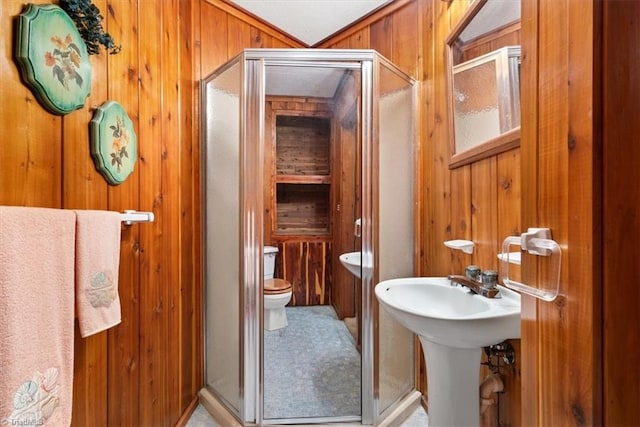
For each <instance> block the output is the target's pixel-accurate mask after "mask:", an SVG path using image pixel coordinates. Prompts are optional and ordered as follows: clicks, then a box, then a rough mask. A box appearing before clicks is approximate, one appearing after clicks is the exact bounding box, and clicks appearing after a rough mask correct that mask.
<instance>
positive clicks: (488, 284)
mask: <svg viewBox="0 0 640 427" xmlns="http://www.w3.org/2000/svg"><path fill="white" fill-rule="evenodd" d="M447 279H449V280H450V281H451V285H454V284H458V285H461V286H464V287H465V288H468V289H469V290H470V291H471V292H473V293H474V294H478V295H482V296H483V297H486V298H500V291H499V290H498V288H496V284H497V282H498V273H497V272H495V271H493V270H487V271H484V272H482V273H481V272H480V267H478V266H477V265H470V266H468V267H467V268H466V269H465V275H464V276H460V275H455V274H452V275H450V276H448V277H447Z"/></svg>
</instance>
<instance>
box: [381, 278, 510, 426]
mask: <svg viewBox="0 0 640 427" xmlns="http://www.w3.org/2000/svg"><path fill="white" fill-rule="evenodd" d="M498 288H499V289H500V298H486V297H483V296H480V295H476V294H472V293H470V291H469V290H468V289H467V288H463V287H461V286H458V285H456V286H451V285H450V282H449V280H448V279H447V278H446V277H416V278H405V279H393V280H386V281H384V282H380V283H378V284H377V285H376V288H375V292H376V297H377V298H378V301H379V302H380V304H381V305H382V306H383V307H384V308H385V309H386V310H387V311H388V312H389V313H390V314H391V316H392V317H393V318H395V319H396V320H397V321H398V322H400V323H401V324H402V325H403V326H405V327H406V328H408V329H409V330H411V331H412V332H414V333H415V334H417V335H418V337H419V338H420V342H421V344H422V347H423V349H424V357H425V362H426V364H427V388H428V389H429V393H428V396H429V427H438V426H469V427H472V426H478V425H479V424H480V411H479V401H480V400H479V386H480V384H479V370H480V357H481V353H482V347H486V346H489V345H492V344H498V343H500V342H502V341H504V340H505V339H509V338H520V295H519V294H518V293H516V292H513V291H511V290H509V289H506V288H504V287H502V286H498Z"/></svg>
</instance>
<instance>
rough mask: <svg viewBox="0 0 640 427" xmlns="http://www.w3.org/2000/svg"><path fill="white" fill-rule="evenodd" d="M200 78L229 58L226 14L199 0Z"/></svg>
mask: <svg viewBox="0 0 640 427" xmlns="http://www.w3.org/2000/svg"><path fill="white" fill-rule="evenodd" d="M198 4H199V5H200V22H201V25H200V27H199V30H200V32H199V34H200V40H199V42H200V55H198V59H199V60H200V78H201V79H202V78H205V77H207V76H208V75H209V74H211V73H212V72H213V71H215V70H216V69H217V68H218V67H220V66H221V65H222V64H224V63H225V62H227V60H229V59H230V57H229V53H228V51H227V50H228V48H227V40H228V33H229V32H228V30H227V14H226V13H225V12H223V11H222V10H220V9H219V8H217V7H215V6H213V5H211V4H209V3H207V2H206V1H200V2H199V3H198Z"/></svg>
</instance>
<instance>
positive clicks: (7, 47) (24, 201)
mask: <svg viewBox="0 0 640 427" xmlns="http://www.w3.org/2000/svg"><path fill="white" fill-rule="evenodd" d="M33 3H49V2H45V1H37V2H33ZM24 5H25V2H23V1H15V0H8V1H3V2H2V6H1V10H2V11H3V13H2V15H1V17H2V24H3V28H4V29H5V30H4V31H5V35H6V36H5V37H3V38H2V43H3V47H4V49H3V54H2V61H1V63H0V72H2V76H3V78H7V79H8V80H9V79H10V80H9V81H11V82H12V84H7V85H1V86H2V88H0V95H2V96H1V99H2V107H1V108H2V110H1V111H2V114H0V124H1V125H2V129H3V131H4V132H7V131H9V130H10V132H11V133H10V134H9V135H10V137H9V135H7V134H5V136H4V137H3V139H4V143H3V144H2V149H0V162H1V164H2V172H1V173H0V188H2V194H3V197H2V199H0V203H1V204H4V205H16V206H35V207H49V208H59V207H61V206H62V191H61V190H62V187H61V186H62V184H61V182H62V156H61V152H62V130H61V123H62V118H61V117H60V116H56V115H53V114H51V113H49V112H48V111H46V110H45V109H44V108H43V107H42V105H41V104H40V103H39V102H38V101H37V100H36V98H35V97H34V95H33V93H32V92H31V91H30V90H29V89H28V88H27V86H25V85H24V84H21V81H20V77H19V71H18V65H17V63H16V62H15V61H14V57H13V52H14V43H15V42H14V38H13V37H12V36H13V31H12V30H11V29H13V28H14V26H15V25H14V17H16V16H18V15H19V14H20V13H21V12H22V11H23V9H24ZM4 76H6V77H4Z"/></svg>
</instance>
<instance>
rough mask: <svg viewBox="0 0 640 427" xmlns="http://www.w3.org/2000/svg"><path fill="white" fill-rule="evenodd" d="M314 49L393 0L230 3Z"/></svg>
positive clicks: (248, 0)
mask: <svg viewBox="0 0 640 427" xmlns="http://www.w3.org/2000/svg"><path fill="white" fill-rule="evenodd" d="M229 1H230V2H231V3H234V4H236V5H237V6H239V7H240V8H242V9H244V10H246V11H247V12H249V13H251V14H253V15H255V16H257V17H258V18H260V19H262V20H263V21H266V22H268V23H269V24H271V25H273V26H274V27H277V28H279V29H280V30H282V31H283V32H285V33H287V34H288V35H290V36H292V37H294V38H296V39H298V40H299V41H301V42H303V43H305V44H306V45H308V46H314V45H316V44H318V43H319V42H321V41H322V40H324V39H326V38H327V37H329V36H331V35H333V34H335V33H337V32H338V31H340V30H342V29H343V28H346V27H348V26H349V25H350V24H352V23H354V22H356V21H358V20H359V19H360V18H362V17H364V16H367V15H368V14H370V13H371V12H373V11H374V10H376V9H378V8H379V7H380V6H382V5H384V4H385V3H390V2H391V1H393V0H229Z"/></svg>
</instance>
